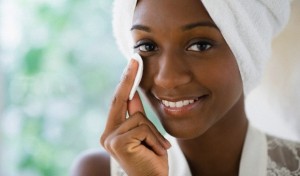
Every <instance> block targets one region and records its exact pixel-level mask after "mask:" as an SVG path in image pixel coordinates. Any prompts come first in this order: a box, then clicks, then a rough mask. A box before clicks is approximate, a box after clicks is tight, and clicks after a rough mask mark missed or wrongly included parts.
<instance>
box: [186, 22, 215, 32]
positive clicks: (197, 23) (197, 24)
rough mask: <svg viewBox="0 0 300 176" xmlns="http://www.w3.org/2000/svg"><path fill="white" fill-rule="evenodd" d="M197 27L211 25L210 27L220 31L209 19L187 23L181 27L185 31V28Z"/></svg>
mask: <svg viewBox="0 0 300 176" xmlns="http://www.w3.org/2000/svg"><path fill="white" fill-rule="evenodd" d="M197 27H212V28H215V29H217V30H218V31H220V30H219V28H218V27H217V26H216V25H215V24H214V23H212V22H210V21H202V22H196V23H191V24H187V25H185V26H183V27H182V30H183V31H187V30H191V29H194V28H197Z"/></svg>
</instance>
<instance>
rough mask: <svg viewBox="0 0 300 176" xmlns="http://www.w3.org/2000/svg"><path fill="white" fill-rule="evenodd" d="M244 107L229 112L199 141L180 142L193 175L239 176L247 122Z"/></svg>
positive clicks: (179, 140) (182, 140)
mask: <svg viewBox="0 0 300 176" xmlns="http://www.w3.org/2000/svg"><path fill="white" fill-rule="evenodd" d="M238 106H242V107H236V108H237V110H233V111H232V112H229V113H228V114H227V115H226V116H225V117H224V118H223V119H222V120H220V121H219V122H218V123H217V124H215V125H214V126H213V127H212V128H211V129H209V130H208V131H206V132H205V133H204V134H203V135H201V136H199V137H198V138H196V139H192V140H184V139H177V141H178V144H179V146H180V148H181V150H182V152H183V153H184V155H185V157H186V159H187V162H188V164H189V167H190V170H191V172H192V175H205V176H214V175H218V176H219V175H224V176H226V175H230V176H233V175H238V172H239V164H240V159H241V154H242V150H243V145H244V141H245V137H246V133H247V129H248V120H247V118H246V114H245V111H244V103H241V105H238Z"/></svg>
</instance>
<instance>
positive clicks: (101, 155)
mask: <svg viewBox="0 0 300 176" xmlns="http://www.w3.org/2000/svg"><path fill="white" fill-rule="evenodd" d="M99 175H101V176H110V156H109V154H108V153H107V152H105V151H103V150H101V149H93V150H88V151H84V152H83V153H82V154H80V155H79V156H78V157H77V158H76V159H75V160H74V163H73V165H72V167H71V171H70V176H99Z"/></svg>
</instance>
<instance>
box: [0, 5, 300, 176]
mask: <svg viewBox="0 0 300 176" xmlns="http://www.w3.org/2000/svg"><path fill="white" fill-rule="evenodd" d="M299 2H300V1H299V0H296V1H294V3H293V13H292V18H291V20H290V24H289V26H288V28H287V29H286V31H285V32H284V33H283V34H281V35H280V36H278V38H277V39H276V41H275V42H274V49H275V52H274V56H273V58H272V60H271V62H270V64H269V65H268V68H267V71H266V73H265V77H264V79H263V83H262V84H261V86H260V87H258V88H257V89H256V90H255V91H254V92H253V93H252V94H251V95H250V96H249V98H248V100H247V102H248V103H247V108H248V113H249V117H250V120H251V121H252V123H253V124H254V125H255V126H257V127H259V128H261V129H263V130H265V131H267V132H270V133H272V134H276V135H279V136H282V137H286V138H290V139H294V140H300V130H299V129H300V110H299V103H300V93H299V91H298V90H300V71H299V68H300V62H299V56H300V46H299V43H300V33H299V32H300V30H299V29H300V24H299V22H300V11H299V9H300V3H299ZM111 5H112V1H104V0H100V1H99V0H97V1H96V0H85V1H79V0H0V156H1V158H0V166H1V167H0V175H1V176H2V175H3V176H54V175H67V173H68V171H69V168H70V166H71V164H72V162H73V160H74V158H75V157H76V156H77V155H78V154H79V153H81V152H82V151H84V150H86V149H90V148H99V142H98V141H99V136H100V134H101V132H102V130H103V128H104V124H105V121H106V113H107V109H108V107H109V104H110V99H111V95H112V93H113V91H114V87H115V86H116V84H117V83H118V81H119V79H120V78H119V77H120V75H121V73H122V71H123V68H124V67H125V65H126V60H125V59H123V56H121V54H120V52H119V50H118V49H117V47H116V45H115V42H114V39H113V36H112V32H111V31H112V29H111ZM270 90H272V91H270ZM257 100H259V101H257ZM146 109H148V112H150V113H151V111H150V110H149V107H146ZM151 117H153V119H152V120H153V121H154V123H156V124H157V121H155V117H154V115H151Z"/></svg>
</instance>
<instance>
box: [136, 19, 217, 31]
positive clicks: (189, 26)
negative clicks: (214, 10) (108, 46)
mask: <svg viewBox="0 0 300 176" xmlns="http://www.w3.org/2000/svg"><path fill="white" fill-rule="evenodd" d="M197 27H212V28H215V29H217V30H218V31H220V30H219V28H218V27H217V26H216V25H215V24H214V23H212V22H210V21H203V22H196V23H190V24H187V25H185V26H183V27H182V30H183V31H187V30H191V29H194V28H197ZM130 30H131V31H133V30H141V31H145V32H151V29H150V28H149V27H147V26H144V25H141V24H136V25H133V26H132V27H131V29H130Z"/></svg>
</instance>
